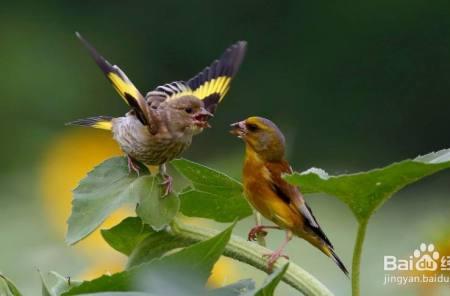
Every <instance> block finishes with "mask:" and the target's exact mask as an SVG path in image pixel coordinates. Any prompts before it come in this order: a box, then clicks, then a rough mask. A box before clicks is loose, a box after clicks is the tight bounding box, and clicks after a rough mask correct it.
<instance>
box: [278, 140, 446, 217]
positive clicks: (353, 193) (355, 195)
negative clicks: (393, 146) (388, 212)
mask: <svg viewBox="0 0 450 296" xmlns="http://www.w3.org/2000/svg"><path fill="white" fill-rule="evenodd" d="M449 167H450V149H446V150H442V151H439V152H437V153H430V154H427V155H424V156H419V157H417V158H415V159H413V160H410V159H409V160H404V161H401V162H398V163H394V164H391V165H388V166H386V167H384V168H380V169H374V170H371V171H367V172H360V173H356V174H349V175H339V176H329V175H328V174H327V173H326V172H324V171H323V170H320V169H315V168H313V169H310V170H308V171H306V172H303V173H302V174H299V173H294V174H292V175H287V176H285V179H286V180H287V181H288V182H289V183H291V184H295V185H298V186H300V188H301V190H302V192H303V193H316V192H324V193H327V194H329V195H333V196H336V197H337V198H339V199H340V200H341V201H343V202H344V203H346V204H347V205H348V206H349V207H350V209H351V210H352V211H353V213H354V215H355V216H356V218H357V219H358V221H359V222H360V223H361V222H364V221H367V220H368V218H369V217H370V216H371V215H372V214H373V213H374V212H375V211H376V210H377V209H378V208H379V207H380V206H381V205H382V204H383V203H384V202H385V201H386V200H387V199H389V198H390V197H391V196H392V195H393V194H394V193H396V192H398V191H399V190H400V189H402V188H404V187H405V186H406V185H408V184H411V183H413V182H416V181H418V180H420V179H422V178H424V177H426V176H429V175H432V174H434V173H436V172H438V171H440V170H443V169H446V168H449Z"/></svg>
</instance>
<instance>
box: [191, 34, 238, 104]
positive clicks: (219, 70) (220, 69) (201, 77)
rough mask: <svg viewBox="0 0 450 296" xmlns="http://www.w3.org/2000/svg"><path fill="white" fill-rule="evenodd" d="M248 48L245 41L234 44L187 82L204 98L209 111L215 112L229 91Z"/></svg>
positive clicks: (196, 94) (195, 92) (199, 96)
mask: <svg viewBox="0 0 450 296" xmlns="http://www.w3.org/2000/svg"><path fill="white" fill-rule="evenodd" d="M246 49H247V42H245V41H239V42H237V43H235V44H233V45H232V46H230V47H229V48H227V50H225V52H224V53H223V54H222V56H221V57H220V58H219V59H218V60H215V61H214V62H213V63H212V64H211V65H210V66H209V67H206V68H205V69H204V70H203V71H202V72H200V73H199V74H197V75H196V76H195V77H193V78H191V79H190V80H189V81H188V82H187V85H188V86H189V87H190V88H191V89H192V90H193V93H194V95H195V96H196V97H198V98H200V99H201V100H203V102H204V104H205V107H206V109H207V110H208V111H210V112H214V111H215V110H216V107H217V104H218V103H220V101H222V99H223V98H224V96H225V95H226V93H227V92H228V90H229V88H230V83H231V80H232V79H233V78H234V76H235V75H236V74H237V72H238V70H239V67H240V66H241V63H242V61H243V60H244V56H245V51H246Z"/></svg>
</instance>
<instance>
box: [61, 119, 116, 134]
mask: <svg viewBox="0 0 450 296" xmlns="http://www.w3.org/2000/svg"><path fill="white" fill-rule="evenodd" d="M112 119H113V118H112V117H110V116H96V117H89V118H84V119H78V120H74V121H72V122H68V123H66V125H77V126H88V127H93V128H98V129H103V130H108V131H110V130H111V128H112V122H111V120H112Z"/></svg>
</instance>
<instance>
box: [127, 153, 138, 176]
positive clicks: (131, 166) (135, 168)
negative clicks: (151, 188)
mask: <svg viewBox="0 0 450 296" xmlns="http://www.w3.org/2000/svg"><path fill="white" fill-rule="evenodd" d="M127 159H128V172H129V173H131V171H134V172H136V174H137V175H138V177H139V166H138V165H137V164H135V163H134V161H133V159H132V158H131V157H130V156H128V155H127Z"/></svg>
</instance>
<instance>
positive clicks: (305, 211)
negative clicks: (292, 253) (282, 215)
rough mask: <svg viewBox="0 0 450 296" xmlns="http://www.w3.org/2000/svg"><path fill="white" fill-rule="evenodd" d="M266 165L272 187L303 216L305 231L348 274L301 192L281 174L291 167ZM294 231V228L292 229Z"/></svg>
mask: <svg viewBox="0 0 450 296" xmlns="http://www.w3.org/2000/svg"><path fill="white" fill-rule="evenodd" d="M266 167H267V169H268V171H269V172H270V173H271V182H272V188H273V190H274V191H275V192H276V194H277V196H279V197H280V198H281V199H282V200H283V201H284V202H285V203H287V204H288V205H289V207H290V208H291V209H292V210H293V211H296V212H298V213H299V214H300V215H301V216H302V217H303V227H304V229H305V230H307V231H312V232H313V233H314V234H315V235H316V236H317V237H318V238H319V239H320V240H321V241H322V242H323V243H324V244H325V245H322V247H321V246H318V247H319V249H320V250H321V251H322V252H324V253H325V254H327V255H328V256H330V257H331V258H332V259H333V261H334V262H335V263H336V264H337V265H338V266H339V268H340V269H341V270H342V271H343V272H344V273H345V274H346V275H347V276H348V271H347V268H346V267H345V265H344V263H343V262H342V261H341V259H340V258H339V257H338V256H337V255H336V253H335V252H334V247H333V244H332V243H331V242H330V240H329V239H328V237H327V236H326V235H325V233H324V232H323V230H322V228H321V227H320V225H319V223H318V222H317V220H316V218H315V217H314V215H313V213H312V211H311V208H310V207H309V206H308V204H307V203H306V202H305V200H304V199H303V196H302V194H301V192H300V191H299V190H298V188H297V187H296V186H294V185H291V184H289V183H287V182H286V181H285V180H284V179H283V178H282V174H291V173H292V169H291V167H290V166H289V164H288V163H287V162H286V161H283V162H280V163H267V164H266ZM294 233H295V230H294Z"/></svg>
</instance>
